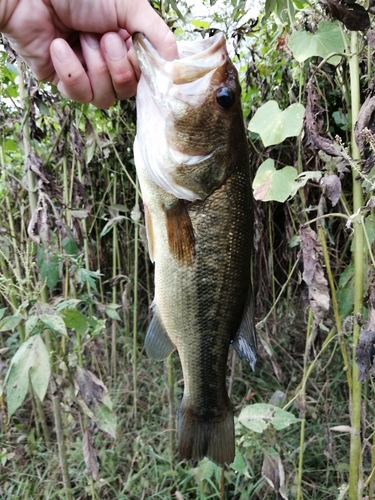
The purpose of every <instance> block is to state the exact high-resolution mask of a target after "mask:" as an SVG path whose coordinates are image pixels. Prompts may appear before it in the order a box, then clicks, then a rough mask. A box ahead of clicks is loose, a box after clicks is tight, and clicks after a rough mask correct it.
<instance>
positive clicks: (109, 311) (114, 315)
mask: <svg viewBox="0 0 375 500" xmlns="http://www.w3.org/2000/svg"><path fill="white" fill-rule="evenodd" d="M119 307H120V306H119V305H118V304H108V305H107V307H106V308H105V313H106V315H107V316H108V317H109V318H111V319H115V320H117V321H121V317H120V315H119V313H118V312H117V311H116V309H118V308H119Z"/></svg>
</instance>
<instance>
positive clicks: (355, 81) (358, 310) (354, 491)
mask: <svg viewBox="0 0 375 500" xmlns="http://www.w3.org/2000/svg"><path fill="white" fill-rule="evenodd" d="M350 50H351V55H350V59H349V68H350V88H351V122H352V133H351V155H352V158H353V160H359V159H360V152H359V149H358V146H357V144H356V141H355V134H354V126H355V123H356V120H357V117H358V113H359V109H360V86H359V61H358V34H357V32H355V31H353V32H352V33H351V47H350ZM356 177H357V172H356V171H355V170H354V169H352V178H353V213H357V211H358V213H359V210H360V208H361V207H362V206H363V197H362V189H361V184H360V183H359V182H358V181H357V180H356ZM353 230H354V236H353V239H354V311H353V315H354V318H357V317H361V314H362V308H363V293H364V291H363V274H364V238H363V228H362V224H361V223H360V215H358V216H357V217H355V218H354V220H353ZM359 333H360V326H359V324H358V321H356V320H355V321H354V325H353V353H352V393H351V427H352V432H351V435H350V470H349V500H357V499H358V498H362V490H363V486H362V484H363V482H362V470H361V469H362V454H361V403H362V395H361V389H362V384H361V382H359V381H358V374H359V372H358V366H357V364H356V363H355V350H356V346H357V344H358V340H359Z"/></svg>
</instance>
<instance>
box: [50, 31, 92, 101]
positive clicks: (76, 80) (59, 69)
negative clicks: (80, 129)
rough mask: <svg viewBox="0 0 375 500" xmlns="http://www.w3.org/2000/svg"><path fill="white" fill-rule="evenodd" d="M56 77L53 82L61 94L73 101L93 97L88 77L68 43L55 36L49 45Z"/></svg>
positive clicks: (87, 99)
mask: <svg viewBox="0 0 375 500" xmlns="http://www.w3.org/2000/svg"><path fill="white" fill-rule="evenodd" d="M50 52H51V58H52V62H53V65H54V67H55V71H56V74H57V77H56V78H55V80H54V82H53V83H55V84H57V88H58V89H59V90H60V92H61V93H62V94H64V95H65V96H66V97H69V98H70V99H73V100H74V101H78V102H82V103H85V102H90V101H91V100H92V98H93V93H92V90H91V85H90V81H89V78H88V76H87V74H86V71H85V70H84V68H83V66H82V64H81V63H80V61H79V59H78V57H77V56H76V54H75V53H74V52H73V50H72V49H71V47H70V46H69V44H68V43H67V42H66V41H65V40H63V39H62V38H56V39H55V40H53V42H52V43H51V47H50Z"/></svg>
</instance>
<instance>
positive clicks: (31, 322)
mask: <svg viewBox="0 0 375 500" xmlns="http://www.w3.org/2000/svg"><path fill="white" fill-rule="evenodd" d="M38 321H39V318H38V316H35V314H33V315H32V316H29V317H28V318H27V320H26V322H25V333H26V338H29V337H30V335H31V333H32V332H33V330H34V328H35V327H36V325H37V324H38Z"/></svg>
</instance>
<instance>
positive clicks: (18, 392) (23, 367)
mask: <svg viewBox="0 0 375 500" xmlns="http://www.w3.org/2000/svg"><path fill="white" fill-rule="evenodd" d="M50 375H51V366H50V362H49V354H48V351H47V348H46V346H45V344H44V342H43V339H42V337H41V336H40V335H34V336H33V337H30V338H29V339H28V340H27V341H26V342H24V343H23V344H22V345H21V347H20V348H19V349H18V351H17V352H16V354H15V355H14V356H13V358H12V360H11V362H10V366H9V370H8V372H7V374H6V377H5V382H4V383H5V387H6V390H7V405H8V415H9V417H11V416H12V415H13V414H14V412H15V411H16V410H17V409H18V408H19V407H20V406H21V404H22V402H23V400H24V399H25V396H26V394H27V390H28V387H29V380H30V382H31V384H32V386H33V389H34V391H35V393H36V394H37V396H38V397H39V399H40V400H41V401H43V399H44V396H45V395H46V392H47V387H48V383H49V379H50Z"/></svg>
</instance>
